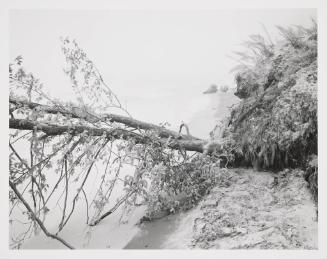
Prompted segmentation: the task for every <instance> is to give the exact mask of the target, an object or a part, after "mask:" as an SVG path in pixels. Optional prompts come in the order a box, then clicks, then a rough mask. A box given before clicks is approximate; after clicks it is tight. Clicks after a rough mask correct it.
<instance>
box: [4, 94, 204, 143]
mask: <svg viewBox="0 0 327 259" xmlns="http://www.w3.org/2000/svg"><path fill="white" fill-rule="evenodd" d="M9 102H10V103H11V104H13V105H15V106H17V107H28V108H29V109H35V108H40V109H41V110H42V111H43V112H45V113H49V114H58V113H60V114H62V115H65V116H71V117H72V118H78V119H84V120H86V121H87V120H89V119H90V117H92V116H93V117H94V118H96V119H98V120H101V121H111V122H117V123H122V124H124V125H126V126H128V127H131V128H134V129H143V130H155V131H157V132H158V134H159V137H162V138H168V137H173V138H176V139H186V140H199V138H196V137H194V136H191V135H190V134H188V135H184V134H180V133H178V132H175V131H172V130H168V129H165V128H164V127H160V126H157V125H155V124H152V123H148V122H143V121H139V120H136V119H133V118H130V117H126V116H122V115H117V114H111V113H107V114H101V115H93V114H90V113H87V112H85V111H83V110H82V109H77V110H76V111H72V110H68V109H67V108H64V107H61V106H60V105H58V106H57V107H52V106H48V105H43V104H39V103H34V102H28V101H23V100H16V99H13V98H10V99H9ZM94 118H93V119H94Z"/></svg>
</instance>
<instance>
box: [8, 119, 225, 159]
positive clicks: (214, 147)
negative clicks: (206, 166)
mask: <svg viewBox="0 0 327 259" xmlns="http://www.w3.org/2000/svg"><path fill="white" fill-rule="evenodd" d="M9 128H10V129H18V130H36V131H41V132H44V133H45V134H47V135H48V136H56V135H61V134H64V133H70V134H72V135H78V134H81V133H83V132H86V133H87V134H88V135H90V136H102V135H103V134H105V135H106V136H107V138H113V139H121V138H122V139H130V138H132V139H134V140H135V142H136V143H139V144H146V143H151V141H153V139H151V138H150V137H148V136H142V135H141V134H138V133H135V132H131V131H128V130H124V129H107V128H95V127H89V126H83V125H75V126H71V125H69V126H68V125H59V124H54V123H43V122H38V121H31V120H24V119H9ZM157 130H158V131H159V130H161V128H160V127H158V129H157ZM176 134H178V133H176ZM158 136H161V134H160V131H159V134H158ZM158 141H159V142H160V143H161V144H165V143H167V142H168V147H169V148H172V149H176V150H180V149H185V150H187V151H196V152H200V153H206V154H211V153H212V152H213V151H217V152H219V151H220V150H221V146H220V145H219V143H211V144H210V143H209V142H208V141H206V140H201V139H180V138H177V139H174V138H171V139H169V138H165V137H160V138H159V139H158ZM208 144H209V145H208Z"/></svg>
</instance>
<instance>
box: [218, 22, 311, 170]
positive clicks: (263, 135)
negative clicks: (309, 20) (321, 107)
mask: <svg viewBox="0 0 327 259" xmlns="http://www.w3.org/2000/svg"><path fill="white" fill-rule="evenodd" d="M278 28H279V30H280V32H281V34H282V36H283V38H282V40H280V42H277V43H276V44H272V43H269V44H268V43H266V41H265V40H264V38H263V37H260V36H252V37H251V41H248V42H246V46H247V48H248V49H247V51H246V52H244V53H243V52H238V53H237V54H238V56H239V57H240V65H239V66H237V67H236V68H235V70H234V71H237V74H236V76H235V80H236V84H237V91H236V93H235V95H237V96H238V97H240V98H241V99H242V101H241V102H240V104H239V105H238V106H236V107H234V108H233V109H232V111H231V116H230V118H229V123H228V126H226V127H225V129H224V133H223V137H224V142H225V143H226V148H227V149H228V150H229V152H230V153H232V154H233V155H234V163H235V164H243V165H252V166H254V167H256V168H262V167H263V168H275V169H278V168H282V167H286V166H302V165H304V163H305V161H306V160H307V158H308V156H309V155H311V154H317V25H316V23H315V22H313V25H312V26H311V27H310V28H304V27H301V26H296V27H295V28H282V27H278Z"/></svg>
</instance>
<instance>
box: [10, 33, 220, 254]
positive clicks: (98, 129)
mask: <svg viewBox="0 0 327 259" xmlns="http://www.w3.org/2000/svg"><path fill="white" fill-rule="evenodd" d="M71 44H72V45H71ZM68 45H69V46H68ZM63 52H64V55H65V56H66V60H67V63H68V68H67V69H66V70H65V71H66V73H67V75H68V76H69V77H70V79H71V82H72V87H73V90H74V91H75V94H76V100H74V103H63V102H61V101H58V100H55V99H53V98H50V96H49V95H48V94H45V93H44V91H43V85H42V84H41V83H40V81H39V80H38V79H37V78H35V77H34V75H33V74H31V73H28V72H26V71H25V69H24V68H23V67H22V58H21V57H17V58H16V59H15V61H14V63H12V64H10V66H9V81H10V98H9V129H10V139H9V147H10V155H9V183H10V184H9V185H10V188H11V191H10V192H9V199H10V204H11V208H10V220H11V222H14V223H15V222H22V218H23V219H24V220H25V221H26V231H24V232H23V233H20V234H19V235H18V236H17V237H15V238H14V237H12V240H11V246H12V247H14V248H20V246H21V244H22V243H23V242H24V241H25V240H26V239H27V238H28V236H31V235H32V234H33V230H34V232H37V231H38V230H42V231H43V233H44V234H45V235H46V236H48V237H52V238H55V239H57V240H58V241H60V242H61V243H62V244H64V245H65V246H66V247H68V248H73V246H72V245H71V244H70V242H68V241H65V240H64V239H62V238H60V237H59V233H60V232H61V231H62V230H63V229H65V228H66V226H67V225H69V222H70V221H71V220H72V218H73V215H76V207H78V206H81V205H77V204H79V201H80V200H81V201H84V203H85V205H84V206H85V220H86V225H87V226H88V227H91V226H95V225H97V224H99V222H100V221H102V220H103V219H104V218H106V217H107V216H109V215H111V214H112V213H113V212H115V211H120V212H122V213H128V211H129V210H130V208H131V207H133V206H137V205H140V204H141V205H142V204H143V205H146V206H147V213H148V214H149V215H150V214H151V213H155V212H157V211H162V210H166V211H176V210H178V209H180V206H179V205H178V203H176V202H177V201H176V197H177V196H178V195H181V194H182V195H184V196H185V198H184V200H186V201H187V202H186V203H185V204H187V205H185V206H188V207H191V206H193V205H194V204H195V203H196V202H197V201H199V199H200V198H201V197H202V196H203V195H205V194H206V193H208V191H210V189H211V188H212V187H213V186H214V184H215V183H216V180H217V175H218V174H217V170H218V168H219V160H218V159H217V156H215V155H214V154H217V153H221V152H223V149H222V147H221V145H220V143H218V142H215V141H209V140H202V139H199V138H196V137H194V136H192V135H190V134H189V129H188V127H187V125H186V124H185V123H182V125H181V127H180V131H181V129H182V128H183V127H185V128H186V130H187V134H181V132H175V131H173V130H169V129H167V128H166V127H165V125H154V124H152V123H147V122H143V121H139V120H136V119H134V118H133V117H132V116H131V115H130V114H129V113H128V111H127V110H126V109H125V108H124V107H123V106H122V105H121V103H120V101H119V99H118V98H117V96H116V95H115V94H114V93H113V92H112V90H111V89H110V88H109V87H108V86H107V85H106V84H105V82H104V80H103V79H102V76H101V75H100V73H99V71H98V70H97V68H96V67H95V65H94V64H93V62H92V61H90V60H89V59H87V56H86V54H85V53H84V52H83V50H81V49H80V48H79V47H78V45H77V44H76V42H74V41H73V42H71V41H69V40H67V39H65V40H63ZM112 108H115V109H116V110H117V109H118V110H119V111H120V112H122V113H124V114H126V115H127V116H123V115H120V114H116V113H113V112H111V111H112V110H111V109H112ZM127 166H128V167H130V168H132V170H131V169H129V171H126V169H125V167H127ZM114 189H115V190H114ZM113 192H116V193H118V198H117V197H115V198H113V197H112V193H113ZM20 206H23V207H20ZM57 207H58V208H59V209H60V210H59V211H60V217H58V218H57V219H56V220H57V221H58V222H56V224H57V226H58V227H57V228H54V229H51V231H49V230H48V229H47V226H46V224H45V219H46V218H47V215H48V214H49V213H52V212H54V213H55V212H56V211H58V208H57ZM17 208H19V209H17ZM56 208H57V209H56ZM116 213H117V212H116ZM16 214H18V215H19V217H18V218H16V216H17V215H16ZM24 224H25V223H24ZM12 225H13V226H15V224H12ZM52 233H55V234H52Z"/></svg>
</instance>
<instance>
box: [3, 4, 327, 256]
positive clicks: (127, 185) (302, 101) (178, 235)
mask: <svg viewBox="0 0 327 259" xmlns="http://www.w3.org/2000/svg"><path fill="white" fill-rule="evenodd" d="M319 26H320V25H319V15H318V10H317V8H297V6H296V5H294V7H293V8H281V7H280V8H257V9H255V8H243V9H242V8H226V9H192V10H190V9H187V8H185V9H181V8H179V9H152V10H150V9H149V10H145V9H144V10H143V9H110V8H99V9H78V8H67V9H64V8H61V9H58V8H52V9H51V8H47V9H42V8H40V9H39V8H13V9H10V10H8V47H9V54H8V57H9V60H8V61H6V62H7V63H6V64H7V65H6V66H7V69H8V65H9V72H7V77H6V80H7V82H8V84H9V88H8V89H9V90H8V96H5V97H4V98H5V100H7V98H8V97H9V99H8V103H7V104H5V105H6V107H8V108H9V116H8V115H7V116H8V117H9V130H8V128H7V130H8V132H9V136H8V133H4V134H6V136H5V137H7V140H6V141H7V142H6V143H8V142H9V147H8V146H6V145H7V144H6V143H3V146H4V147H3V149H4V150H6V151H4V152H7V150H9V151H8V152H9V154H8V155H9V161H8V162H7V160H6V159H7V155H6V156H4V158H3V160H4V161H3V163H5V164H8V170H9V171H8V173H6V172H7V171H6V172H2V175H3V176H2V177H3V182H5V183H6V184H5V186H7V185H8V180H9V185H8V190H6V193H7V196H6V197H4V198H3V199H2V200H4V202H8V209H6V211H5V212H4V213H5V215H6V218H5V220H6V221H8V222H9V223H8V228H4V229H2V231H3V232H5V235H6V236H7V237H8V238H7V240H8V245H7V247H8V250H9V251H14V250H24V251H21V253H22V254H21V255H24V253H25V252H26V250H45V249H46V250H48V249H50V250H53V249H56V250H57V249H60V250H69V249H77V250H88V249H93V250H94V249H101V250H117V249H118V250H149V249H150V250H158V249H161V250H171V249H174V250H177V249H178V250H194V249H196V250H215V251H217V253H218V252H219V251H220V250H283V251H286V250H302V251H303V250H315V251H317V250H319V249H320V248H322V247H321V246H320V245H319V244H321V243H319V242H318V241H319V238H318V233H319V232H320V230H321V228H320V227H318V226H319V222H320V219H321V214H320V210H319V208H320V203H321V202H320V199H319V200H318V192H319V193H320V189H319V191H318V172H319V173H321V172H322V173H326V172H323V171H321V170H318V159H319V160H320V159H321V160H322V161H323V160H324V157H323V156H321V157H320V156H319V155H318V125H319V123H320V122H319V123H318V113H317V111H318V82H319V79H318V57H319V58H320V56H319V55H320V53H319V54H318V39H319V35H318V31H319V30H318V28H319ZM319 47H321V46H319ZM319 51H320V48H319ZM8 63H9V64H8ZM322 73H324V72H322ZM320 74H321V73H319V76H320ZM8 76H9V79H8ZM4 95H5V94H4ZM319 102H320V100H319ZM7 105H8V106H7ZM4 109H5V108H4ZM3 121H5V118H3ZM319 126H320V125H319ZM319 133H320V134H321V133H322V132H321V131H320V130H319ZM319 136H320V135H319ZM319 141H320V140H319ZM319 154H320V152H319ZM319 181H320V178H319ZM322 187H323V185H322ZM320 196H321V195H319V197H320ZM8 198H9V200H8ZM318 202H319V206H318ZM4 208H6V207H4ZM324 215H325V214H324ZM325 216H326V215H325ZM318 219H319V220H318ZM5 241H6V240H5ZM217 256H218V255H217Z"/></svg>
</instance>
